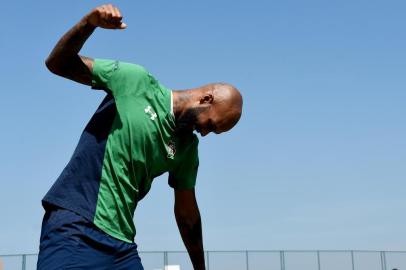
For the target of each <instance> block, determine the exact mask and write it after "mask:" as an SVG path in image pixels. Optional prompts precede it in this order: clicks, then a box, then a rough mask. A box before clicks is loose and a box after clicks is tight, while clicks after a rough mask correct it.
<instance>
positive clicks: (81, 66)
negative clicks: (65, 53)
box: [46, 55, 94, 86]
mask: <svg viewBox="0 0 406 270" xmlns="http://www.w3.org/2000/svg"><path fill="white" fill-rule="evenodd" d="M56 61H57V60H55V59H54V58H51V59H47V61H46V66H47V68H48V69H49V70H50V71H51V72H52V73H54V74H56V75H59V76H61V77H64V78H67V79H69V80H72V81H75V82H78V83H82V84H85V85H89V86H90V85H91V84H92V71H93V62H94V60H93V59H92V58H89V57H85V56H80V55H75V56H74V57H72V58H71V59H67V60H66V59H65V60H64V61H63V62H56ZM58 61H59V60H58Z"/></svg>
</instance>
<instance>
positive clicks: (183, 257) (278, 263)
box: [0, 250, 406, 270]
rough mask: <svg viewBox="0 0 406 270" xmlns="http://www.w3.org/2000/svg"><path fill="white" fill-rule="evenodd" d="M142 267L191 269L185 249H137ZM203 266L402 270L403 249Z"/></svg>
mask: <svg viewBox="0 0 406 270" xmlns="http://www.w3.org/2000/svg"><path fill="white" fill-rule="evenodd" d="M139 253H140V257H141V260H142V263H143V265H144V268H145V270H165V269H168V268H165V266H168V265H176V266H178V267H174V268H172V269H180V270H192V269H193V267H192V265H191V263H190V260H189V256H188V254H187V253H186V252H185V251H140V252H139ZM205 257H206V269H207V270H393V269H397V270H406V251H370V250H368V251H366V250H238V251H205ZM36 262H37V254H12V255H0V270H35V269H36Z"/></svg>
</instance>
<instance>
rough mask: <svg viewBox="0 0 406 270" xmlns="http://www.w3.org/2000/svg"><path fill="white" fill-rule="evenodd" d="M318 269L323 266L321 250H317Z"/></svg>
mask: <svg viewBox="0 0 406 270" xmlns="http://www.w3.org/2000/svg"><path fill="white" fill-rule="evenodd" d="M317 269H318V270H321V266H320V250H317Z"/></svg>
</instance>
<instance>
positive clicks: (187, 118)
mask: <svg viewBox="0 0 406 270" xmlns="http://www.w3.org/2000/svg"><path fill="white" fill-rule="evenodd" d="M207 109H208V107H194V108H188V109H187V110H186V111H185V112H184V113H182V114H181V115H179V117H178V119H176V133H178V135H186V134H190V133H192V132H193V131H194V130H195V127H196V125H197V120H198V116H199V115H200V114H201V113H203V112H205V111H206V110H207Z"/></svg>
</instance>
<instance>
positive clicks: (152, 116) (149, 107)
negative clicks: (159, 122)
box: [144, 105, 158, 121]
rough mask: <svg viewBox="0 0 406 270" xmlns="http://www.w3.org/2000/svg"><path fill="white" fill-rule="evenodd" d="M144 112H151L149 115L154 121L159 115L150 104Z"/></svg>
mask: <svg viewBox="0 0 406 270" xmlns="http://www.w3.org/2000/svg"><path fill="white" fill-rule="evenodd" d="M144 112H145V113H146V114H149V117H150V119H151V120H152V121H154V120H155V119H156V118H157V117H158V115H157V114H156V113H155V112H154V111H153V110H152V107H151V106H149V105H148V106H147V107H145V109H144Z"/></svg>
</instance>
